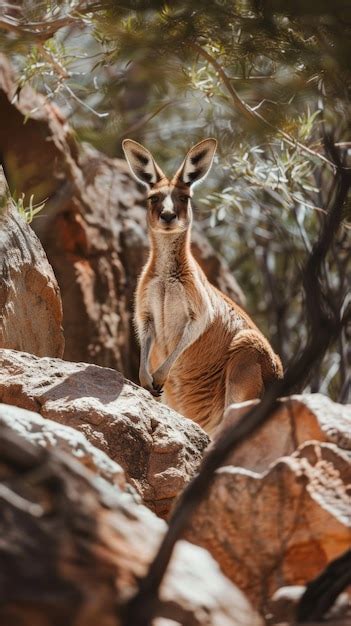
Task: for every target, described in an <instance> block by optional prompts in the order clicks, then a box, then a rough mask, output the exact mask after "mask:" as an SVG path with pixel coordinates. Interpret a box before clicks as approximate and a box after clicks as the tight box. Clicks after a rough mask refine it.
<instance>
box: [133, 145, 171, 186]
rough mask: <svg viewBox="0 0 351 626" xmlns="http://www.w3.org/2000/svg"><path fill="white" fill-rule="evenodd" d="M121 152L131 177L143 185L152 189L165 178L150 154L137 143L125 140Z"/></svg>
mask: <svg viewBox="0 0 351 626" xmlns="http://www.w3.org/2000/svg"><path fill="white" fill-rule="evenodd" d="M122 147H123V152H124V154H125V157H126V159H127V162H128V165H129V167H130V170H131V172H132V174H133V176H134V177H135V178H136V179H137V180H138V181H139V182H140V183H143V184H144V185H147V186H148V187H152V186H153V185H155V184H156V183H157V182H158V181H159V180H161V178H165V175H164V173H163V172H162V170H161V168H160V167H159V166H158V165H157V163H156V162H155V161H154V159H153V157H152V154H151V152H149V150H147V149H146V148H144V146H142V145H141V144H140V143H138V142H137V141H132V139H125V140H124V141H123V143H122Z"/></svg>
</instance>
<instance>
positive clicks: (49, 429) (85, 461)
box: [0, 404, 126, 489]
mask: <svg viewBox="0 0 351 626" xmlns="http://www.w3.org/2000/svg"><path fill="white" fill-rule="evenodd" d="M0 425H3V426H7V427H8V428H11V429H12V430H13V431H15V432H16V433H17V434H18V435H20V436H21V437H22V438H24V439H25V440H26V441H29V442H30V443H32V444H35V445H40V446H42V447H43V448H49V449H56V450H57V449H59V450H62V451H63V452H67V453H69V454H71V455H72V456H74V457H75V458H76V459H77V460H78V461H79V462H80V463H82V465H84V467H87V468H88V469H90V470H92V471H93V472H94V473H95V474H97V475H98V476H101V477H102V478H104V479H105V480H107V481H108V482H109V483H111V484H112V485H118V487H120V489H125V487H126V479H125V474H124V471H123V469H122V468H121V466H120V465H118V463H116V462H115V461H112V459H110V458H109V457H108V456H107V454H105V452H102V450H99V449H98V448H96V447H95V446H93V445H92V444H91V443H90V442H89V441H88V440H87V438H86V437H84V435H83V434H82V433H81V432H79V431H78V430H76V429H75V428H70V427H69V426H64V425H63V424H58V423H57V422H52V421H51V420H48V419H44V418H43V417H41V415H39V413H35V412H34V411H27V410H26V409H20V408H18V407H17V406H11V405H9V404H0Z"/></svg>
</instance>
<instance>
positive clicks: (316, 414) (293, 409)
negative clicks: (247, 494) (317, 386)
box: [214, 393, 351, 472]
mask: <svg viewBox="0 0 351 626" xmlns="http://www.w3.org/2000/svg"><path fill="white" fill-rule="evenodd" d="M256 404H257V400H249V401H248V402H243V403H241V404H233V405H231V406H229V407H228V409H227V410H226V412H225V414H224V419H223V422H222V424H220V426H219V428H218V429H217V432H216V433H215V437H214V441H216V439H217V438H218V437H219V435H220V434H221V433H222V432H223V431H225V429H226V428H228V427H230V426H233V425H234V424H236V423H237V421H238V420H239V419H240V417H241V416H242V415H244V414H245V413H246V412H247V411H248V410H250V409H251V408H252V407H254V406H255V405H256ZM311 440H315V441H321V442H330V443H335V444H336V445H337V446H339V447H340V448H343V449H345V450H351V405H342V404H338V403H336V402H333V401H332V400H330V399H329V398H327V397H326V396H324V395H323V394H321V393H304V394H301V395H295V396H290V397H289V398H283V399H282V400H279V402H278V408H277V410H276V411H275V412H274V413H273V414H272V416H271V417H270V419H269V420H267V421H266V422H265V423H264V424H263V426H262V427H261V428H260V429H259V430H258V431H257V432H256V433H254V434H253V435H252V436H251V437H249V438H248V439H247V440H246V441H244V442H243V443H242V445H241V446H240V447H239V448H238V449H237V450H235V451H234V452H233V453H232V454H231V455H230V456H229V457H228V458H227V459H226V464H228V465H237V466H239V467H245V468H246V469H250V470H254V471H255V472H262V471H265V470H267V469H268V467H269V465H270V464H271V463H273V462H274V461H275V460H276V459H279V457H281V456H285V455H288V454H291V453H292V452H294V450H296V449H297V448H298V447H299V446H300V445H301V444H302V443H304V442H305V441H311Z"/></svg>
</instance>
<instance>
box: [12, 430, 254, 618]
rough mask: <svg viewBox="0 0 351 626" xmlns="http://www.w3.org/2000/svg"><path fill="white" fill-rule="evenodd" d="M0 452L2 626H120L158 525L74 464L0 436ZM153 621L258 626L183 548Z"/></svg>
mask: <svg viewBox="0 0 351 626" xmlns="http://www.w3.org/2000/svg"><path fill="white" fill-rule="evenodd" d="M0 449H1V451H2V459H1V460H2V462H1V465H0V500H1V508H0V510H1V513H0V536H1V538H2V540H1V543H0V622H1V624H6V626H34V625H35V626H38V625H39V624H40V626H55V625H57V624H62V625H63V624H64V625H65V626H96V625H97V624H99V626H122V619H121V607H122V605H123V603H124V602H125V600H126V599H127V598H128V597H131V595H133V593H134V592H135V590H136V582H137V577H141V576H143V575H144V574H145V573H146V570H147V566H148V564H149V562H150V560H151V559H152V557H153V555H154V554H155V551H156V549H157V546H158V545H159V542H160V540H161V538H162V535H163V533H164V531H165V523H164V522H162V521H161V520H159V519H158V518H156V516H155V515H154V514H152V513H151V512H150V511H148V510H147V509H146V508H145V507H143V506H140V505H139V506H138V505H136V504H134V503H133V502H132V501H131V498H130V496H128V495H126V494H122V493H121V492H119V490H118V488H117V487H113V488H112V487H111V486H110V485H108V483H106V482H105V481H104V480H103V479H101V478H100V479H99V480H97V479H96V477H95V476H94V475H93V474H92V473H91V472H88V471H87V470H86V469H85V468H83V467H82V466H81V465H80V464H78V463H77V461H75V460H74V459H70V458H69V457H68V456H67V455H64V456H63V455H62V453H60V452H59V451H52V450H50V451H49V450H43V449H42V448H41V447H40V446H39V445H33V444H31V443H29V442H28V441H23V440H22V439H21V438H20V437H18V436H17V435H16V434H15V433H14V432H13V431H12V430H10V429H7V428H5V427H4V426H1V427H0ZM157 615H158V616H159V619H157V620H156V619H155V621H154V624H153V626H156V624H158V626H165V625H166V624H167V623H168V624H172V625H174V624H178V625H179V624H182V626H207V625H209V624H211V626H262V624H263V623H262V620H261V619H260V617H259V616H258V615H257V614H256V613H255V612H254V610H253V609H252V608H251V606H250V605H249V603H248V601H247V600H246V599H245V597H244V596H243V594H242V593H241V592H240V591H239V590H238V589H237V588H236V587H235V586H234V585H233V584H232V583H230V582H229V581H228V580H227V579H226V578H225V577H224V576H223V574H222V573H221V571H220V569H219V567H218V565H217V564H216V563H215V562H214V561H213V559H212V558H211V557H210V555H209V554H208V553H206V552H205V551H204V550H202V549H201V548H198V547H196V546H193V545H191V544H188V543H187V542H185V541H181V542H179V543H178V544H177V547H176V550H175V552H174V555H173V557H172V561H171V564H170V567H169V569H168V572H167V576H166V578H165V580H164V582H163V585H162V587H161V591H160V602H159V605H158V607H157ZM166 617H167V619H165V618H166ZM124 626H127V625H126V623H125V622H124ZM128 626H133V625H132V624H128Z"/></svg>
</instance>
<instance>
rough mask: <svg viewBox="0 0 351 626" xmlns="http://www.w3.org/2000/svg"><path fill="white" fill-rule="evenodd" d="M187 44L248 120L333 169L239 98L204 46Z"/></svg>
mask: <svg viewBox="0 0 351 626" xmlns="http://www.w3.org/2000/svg"><path fill="white" fill-rule="evenodd" d="M188 45H189V47H190V48H192V49H193V50H195V51H196V52H197V53H198V54H199V55H201V56H202V57H203V58H204V59H206V60H207V61H208V63H210V64H211V65H212V66H213V67H214V68H215V70H216V71H217V72H218V75H219V77H220V78H221V80H222V82H223V84H224V85H225V86H226V88H227V90H228V91H229V93H230V95H231V98H232V100H233V103H234V105H235V107H236V109H237V110H238V111H240V113H242V114H243V115H244V116H245V117H246V118H247V119H248V120H250V121H252V120H254V121H255V122H259V124H260V125H261V126H262V125H263V126H265V128H269V129H270V130H274V132H275V133H277V134H278V135H280V137H281V138H282V139H283V141H284V142H285V143H287V144H288V145H289V146H293V147H294V148H299V149H300V150H301V151H302V152H305V153H306V154H308V155H309V156H313V157H314V158H316V159H319V160H320V161H323V163H326V164H327V165H328V166H329V167H331V168H332V169H333V171H335V164H334V163H333V162H332V161H330V160H329V159H327V157H325V156H324V155H323V154H319V153H318V152H315V151H314V150H312V148H309V147H308V146H305V145H304V144H303V143H301V142H300V141H298V140H297V139H294V138H293V137H291V136H290V135H288V133H286V132H285V131H284V130H282V129H281V128H279V127H278V126H275V125H274V124H272V123H271V122H269V121H268V120H266V119H265V118H264V117H263V116H262V115H261V113H258V111H257V110H254V109H253V108H252V107H250V106H249V105H248V104H247V103H246V102H244V101H243V100H242V99H241V98H240V96H239V94H238V92H237V91H236V89H235V88H234V87H233V85H232V83H231V78H230V77H229V76H228V75H227V74H226V72H225V71H224V69H223V67H222V66H221V65H220V63H218V61H216V59H215V58H214V57H213V56H212V55H211V54H210V53H209V52H207V50H205V49H204V48H202V46H200V45H199V44H197V43H194V42H190V43H189V44H188Z"/></svg>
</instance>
